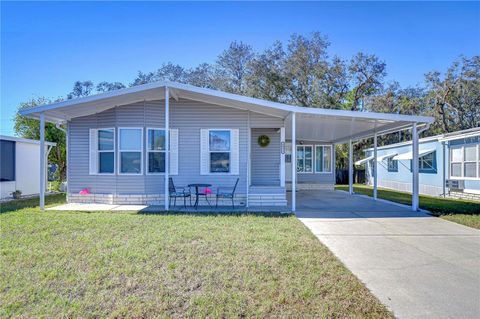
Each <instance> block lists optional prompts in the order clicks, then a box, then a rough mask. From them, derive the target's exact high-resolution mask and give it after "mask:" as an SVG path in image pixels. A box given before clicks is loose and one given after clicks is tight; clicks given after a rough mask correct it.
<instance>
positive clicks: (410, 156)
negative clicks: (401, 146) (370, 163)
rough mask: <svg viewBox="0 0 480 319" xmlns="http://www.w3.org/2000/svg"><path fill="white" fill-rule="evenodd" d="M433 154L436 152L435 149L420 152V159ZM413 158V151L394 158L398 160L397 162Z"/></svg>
mask: <svg viewBox="0 0 480 319" xmlns="http://www.w3.org/2000/svg"><path fill="white" fill-rule="evenodd" d="M433 152H435V149H434V148H432V149H427V150H422V151H420V152H418V157H422V156H425V155H428V154H430V153H433ZM412 158H413V153H412V152H411V151H410V152H407V153H402V154H398V155H397V156H394V157H393V159H394V160H396V161H403V160H411V159H412Z"/></svg>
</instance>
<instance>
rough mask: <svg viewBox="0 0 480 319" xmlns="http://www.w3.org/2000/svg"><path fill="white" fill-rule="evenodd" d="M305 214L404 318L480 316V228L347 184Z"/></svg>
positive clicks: (307, 203) (307, 196) (304, 203)
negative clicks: (351, 190)
mask: <svg viewBox="0 0 480 319" xmlns="http://www.w3.org/2000/svg"><path fill="white" fill-rule="evenodd" d="M297 198H299V199H298V202H299V203H301V205H300V207H299V208H298V209H297V217H298V218H299V219H300V220H301V221H302V222H303V223H304V224H305V225H306V226H307V227H308V228H309V229H310V230H311V231H312V232H313V233H314V234H315V235H316V236H317V237H318V239H320V241H322V242H323V243H324V244H325V245H327V246H328V247H329V248H330V250H331V251H332V252H333V253H334V254H335V255H336V256H337V257H338V258H339V259H340V260H341V261H342V262H343V263H344V264H345V265H346V266H347V267H348V268H349V269H350V270H351V271H352V272H353V273H354V274H355V275H356V276H357V277H358V278H359V279H360V280H361V281H362V282H364V283H365V284H366V286H367V287H368V288H369V289H370V290H371V291H372V292H373V293H374V294H375V295H376V296H377V297H378V298H379V299H380V300H381V301H382V302H383V303H384V304H385V305H386V306H387V307H388V308H389V309H390V310H392V311H393V313H394V315H395V316H396V317H399V318H480V231H478V230H475V229H473V228H469V227H465V226H462V225H458V224H455V223H451V222H448V221H444V220H442V219H439V218H436V217H431V216H429V215H427V214H423V213H413V212H411V211H410V210H409V209H408V208H404V207H401V206H398V205H394V204H388V203H385V202H375V201H373V200H372V199H370V198H365V197H362V196H350V195H348V194H347V193H343V192H339V191H336V192H319V191H316V192H313V191H310V192H301V193H299V194H298V196H297Z"/></svg>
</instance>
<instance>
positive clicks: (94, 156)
mask: <svg viewBox="0 0 480 319" xmlns="http://www.w3.org/2000/svg"><path fill="white" fill-rule="evenodd" d="M97 149H98V130H97V129H94V128H92V129H90V153H89V167H90V169H89V171H90V175H94V174H97V173H98V151H97Z"/></svg>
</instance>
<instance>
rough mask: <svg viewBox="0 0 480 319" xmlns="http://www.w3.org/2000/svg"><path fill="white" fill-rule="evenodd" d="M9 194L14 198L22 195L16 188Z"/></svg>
mask: <svg viewBox="0 0 480 319" xmlns="http://www.w3.org/2000/svg"><path fill="white" fill-rule="evenodd" d="M11 194H12V196H13V198H14V199H19V198H20V197H22V191H21V190H18V189H17V190H16V191H14V192H12V193H11Z"/></svg>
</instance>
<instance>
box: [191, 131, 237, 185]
mask: <svg viewBox="0 0 480 319" xmlns="http://www.w3.org/2000/svg"><path fill="white" fill-rule="evenodd" d="M221 174H225V175H239V174H240V130H239V129H236V128H232V129H228V128H215V129H213V128H202V129H200V175H221Z"/></svg>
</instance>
